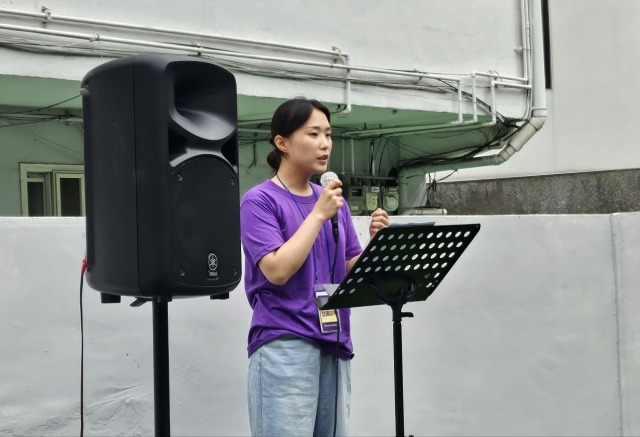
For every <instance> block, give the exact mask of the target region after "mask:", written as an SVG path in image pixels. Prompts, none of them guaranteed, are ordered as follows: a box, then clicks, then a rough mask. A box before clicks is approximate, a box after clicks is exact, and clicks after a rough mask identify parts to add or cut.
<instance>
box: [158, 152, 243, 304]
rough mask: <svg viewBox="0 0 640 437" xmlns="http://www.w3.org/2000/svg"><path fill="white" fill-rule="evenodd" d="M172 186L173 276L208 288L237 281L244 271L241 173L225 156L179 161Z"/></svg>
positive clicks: (205, 156)
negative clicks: (181, 162) (238, 173)
mask: <svg viewBox="0 0 640 437" xmlns="http://www.w3.org/2000/svg"><path fill="white" fill-rule="evenodd" d="M169 188H170V195H171V199H170V208H171V213H170V214H171V248H170V249H171V250H170V261H169V262H170V269H171V278H172V280H173V281H174V282H176V283H179V284H186V285H195V286H207V287H211V286H214V287H217V286H220V287H223V286H225V285H229V284H233V283H236V282H237V281H238V280H239V276H240V274H241V272H242V270H241V266H240V262H241V261H240V260H241V257H240V218H239V211H240V199H239V189H238V177H237V174H236V173H235V172H234V171H233V170H232V169H231V168H230V167H229V165H228V164H227V162H226V161H224V160H223V159H221V158H219V157H217V156H215V155H202V156H199V157H196V158H193V159H190V160H188V161H185V162H184V163H183V164H180V165H178V166H177V167H176V168H175V169H174V170H173V171H172V172H171V177H170V187H169ZM212 294H213V293H212Z"/></svg>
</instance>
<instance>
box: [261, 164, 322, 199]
mask: <svg viewBox="0 0 640 437" xmlns="http://www.w3.org/2000/svg"><path fill="white" fill-rule="evenodd" d="M271 180H272V181H273V182H275V183H276V184H277V185H279V186H281V187H282V188H284V189H287V190H289V191H291V192H292V193H293V194H297V195H298V196H309V195H310V194H311V193H312V190H311V186H310V185H309V177H307V176H303V175H300V174H295V173H294V174H292V173H289V172H286V171H282V169H280V170H278V172H277V173H276V175H275V176H274V177H273V178H271Z"/></svg>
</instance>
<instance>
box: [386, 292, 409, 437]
mask: <svg viewBox="0 0 640 437" xmlns="http://www.w3.org/2000/svg"><path fill="white" fill-rule="evenodd" d="M391 309H392V311H393V377H394V388H395V410H396V435H397V436H404V378H403V376H402V375H403V371H402V318H403V317H405V316H407V317H413V314H412V313H403V312H402V305H401V304H398V305H393V306H392V307H391Z"/></svg>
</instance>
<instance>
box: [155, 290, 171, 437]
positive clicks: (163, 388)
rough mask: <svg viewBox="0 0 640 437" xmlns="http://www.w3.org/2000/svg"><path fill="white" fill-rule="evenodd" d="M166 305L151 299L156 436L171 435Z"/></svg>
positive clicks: (167, 313) (167, 305)
mask: <svg viewBox="0 0 640 437" xmlns="http://www.w3.org/2000/svg"><path fill="white" fill-rule="evenodd" d="M168 307H169V304H168V302H158V301H157V300H154V301H153V393H154V396H153V407H154V417H155V430H156V434H155V435H156V437H169V436H170V435H171V423H170V401H169V309H168Z"/></svg>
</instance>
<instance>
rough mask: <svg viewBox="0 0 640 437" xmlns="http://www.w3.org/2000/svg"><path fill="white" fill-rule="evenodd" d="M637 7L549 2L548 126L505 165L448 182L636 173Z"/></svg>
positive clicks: (622, 1)
mask: <svg viewBox="0 0 640 437" xmlns="http://www.w3.org/2000/svg"><path fill="white" fill-rule="evenodd" d="M639 15H640V2H638V1H636V0H587V1H585V0H563V1H553V0H550V1H549V20H550V28H551V29H550V36H551V69H552V75H553V78H552V79H553V89H552V90H551V91H547V108H548V113H549V118H548V119H547V122H546V124H545V126H544V127H543V128H542V130H541V131H540V132H539V133H538V134H536V135H535V136H534V137H533V138H532V139H531V140H530V141H529V143H527V145H525V147H524V148H523V149H522V151H521V152H519V153H518V154H516V155H515V156H514V157H512V158H511V159H510V160H509V161H507V162H506V163H504V164H502V165H500V166H497V167H490V168H476V169H468V170H464V171H461V172H459V174H458V175H455V176H454V177H452V178H451V179H449V180H451V181H453V180H456V179H458V180H464V179H493V178H496V177H514V176H531V175H543V174H560V173H573V172H583V171H598V170H614V169H631V168H640V148H639V147H638V139H637V135H636V134H635V129H636V124H635V123H633V122H629V120H634V119H635V117H636V116H637V114H638V113H639V112H640V101H638V99H635V98H634V96H633V92H630V90H631V89H635V88H637V87H638V86H639V85H640V77H639V76H638V75H637V74H636V72H637V71H638V69H639V68H640V52H639V51H638V50H636V49H635V45H636V44H637V42H638V41H640V27H639V26H638V25H637V17H638V16H639Z"/></svg>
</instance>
